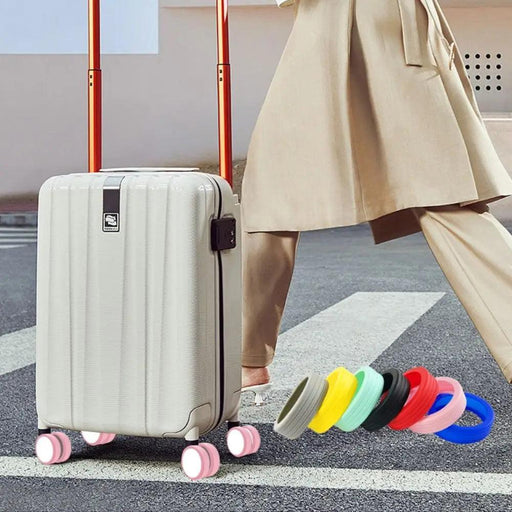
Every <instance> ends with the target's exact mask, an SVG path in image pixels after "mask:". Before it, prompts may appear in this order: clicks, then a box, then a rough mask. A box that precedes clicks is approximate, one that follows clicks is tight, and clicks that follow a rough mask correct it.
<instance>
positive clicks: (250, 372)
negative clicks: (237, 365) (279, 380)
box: [242, 366, 270, 388]
mask: <svg viewBox="0 0 512 512" xmlns="http://www.w3.org/2000/svg"><path fill="white" fill-rule="evenodd" d="M268 382H270V373H269V372H268V368H267V367H266V366H264V367H262V368H252V367H249V366H242V387H243V388H245V387H247V386H257V385H258V384H267V383H268Z"/></svg>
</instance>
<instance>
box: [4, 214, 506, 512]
mask: <svg viewBox="0 0 512 512" xmlns="http://www.w3.org/2000/svg"><path fill="white" fill-rule="evenodd" d="M506 226H507V228H508V229H509V230H511V229H512V225H507V224H506ZM35 250H36V248H35V245H27V246H25V247H20V248H13V249H5V250H0V308H1V315H0V334H3V335H5V334H7V333H10V334H9V335H8V336H13V337H5V336H3V337H0V347H1V344H2V339H3V340H4V341H5V340H7V341H9V340H11V339H12V340H17V339H18V338H16V337H15V333H16V332H17V331H19V330H21V329H25V328H28V327H31V326H33V325H34V324H35ZM19 336H20V337H23V336H24V337H25V338H27V337H30V336H33V330H31V329H28V330H25V331H21V334H20V335H19ZM20 339H21V338H20ZM12 343H15V341H12ZM335 363H336V364H335ZM363 363H371V365H372V367H374V368H375V369H377V370H384V369H385V368H387V367H390V366H394V367H397V368H400V369H402V370H406V369H407V368H410V367H412V366H416V365H424V366H426V367H427V368H428V369H429V370H431V372H432V373H434V374H435V375H447V376H451V377H454V378H456V379H458V380H459V381H460V382H461V384H462V385H463V387H464V388H465V390H466V391H469V392H472V393H475V394H478V395H480V396H482V397H484V398H485V399H487V400H488V401H489V402H490V403H491V404H492V406H493V407H494V409H495V414H496V419H495V424H494V427H493V430H492V432H491V435H490V436H489V437H488V438H487V439H485V440H484V441H483V442H481V443H478V444H474V445H467V446H459V445H454V444H451V443H448V442H446V441H443V440H441V439H439V438H437V437H436V436H433V435H429V436H421V435H417V434H413V433H412V432H407V431H405V432H404V431H399V432H397V431H392V430H390V429H383V430H382V431H379V432H376V433H368V432H366V431H364V430H361V429H358V430H356V431H354V432H352V433H350V434H348V433H343V432H341V431H339V430H337V429H332V430H331V431H329V432H328V433H327V434H325V435H322V436H319V435H316V434H314V433H313V432H312V431H308V432H306V433H305V434H304V435H303V436H302V437H301V438H300V439H298V440H295V441H289V440H286V439H285V438H283V437H280V436H278V435H277V434H275V433H274V432H273V431H272V421H273V419H274V418H275V413H276V411H278V410H279V409H280V407H281V406H282V405H283V403H284V400H285V398H286V396H288V394H289V392H290V389H291V388H292V387H293V384H294V383H295V384H296V383H298V382H299V380H300V378H301V377H302V373H303V372H304V370H305V369H306V368H308V369H311V370H312V371H318V372H320V371H325V370H326V369H328V368H330V369H333V368H334V367H335V365H346V366H347V367H348V368H349V369H352V370H356V369H357V368H355V367H354V365H357V364H363ZM271 371H272V378H273V381H274V384H275V389H274V392H273V393H272V395H271V397H270V399H269V403H267V404H266V405H264V406H263V407H260V408H256V407H254V406H252V405H251V401H250V399H249V397H244V400H243V407H242V410H241V417H242V419H244V420H245V421H246V422H248V421H251V422H254V424H255V425H256V426H257V428H258V429H259V430H260V432H261V436H262V447H261V449H260V451H259V452H258V453H257V454H255V455H253V456H250V457H247V458H244V459H236V458H234V457H232V456H231V455H230V454H229V452H228V451H227V449H226V447H225V443H224V440H223V436H224V434H225V428H222V429H218V430H217V431H214V432H212V433H211V434H209V435H208V436H207V439H205V440H208V441H210V442H212V443H214V444H215V445H216V446H217V447H218V448H219V451H220V453H221V460H222V463H223V466H222V468H221V471H220V472H219V474H218V475H216V476H215V477H213V478H210V479H205V480H202V481H199V482H194V483H190V482H188V481H187V480H186V478H183V476H182V475H181V472H180V470H179V463H178V461H179V458H180V454H181V450H182V449H183V443H182V442H180V441H178V440H172V439H166V440H162V439H146V438H129V437H119V438H118V439H116V440H115V441H114V442H113V443H112V444H111V445H108V446H103V447H88V446H85V445H84V443H83V442H82V441H81V439H80V437H79V435H78V434H76V433H72V434H71V437H72V442H73V456H72V459H70V461H69V462H68V463H66V464H62V465H58V467H57V466H51V467H43V466H42V465H40V464H38V463H36V462H35V461H34V460H33V459H34V457H33V449H32V448H33V441H34V438H35V434H36V413H35V397H34V365H33V364H29V365H26V366H23V367H21V368H19V369H15V370H13V371H9V372H7V373H4V374H3V375H0V391H1V392H0V434H1V437H0V510H1V511H9V512H10V511H32V510H33V511H38V512H39V511H59V512H60V511H109V512H110V511H113V510H127V511H142V510H148V511H149V510H151V511H160V510H162V511H163V510H166V511H168V510H202V511H204V510H244V511H247V510H251V511H252V510H258V511H260V510H262V511H266V510H352V509H354V508H356V509H359V510H364V511H379V510H383V511H384V510H386V511H389V510H391V511H402V510H404V511H408V512H410V511H416V510H417V511H427V510H435V511H444V510H446V511H448V510H449V511H459V510H467V511H494V512H496V511H508V510H512V439H511V435H510V431H511V427H512V389H511V387H510V385H508V384H507V383H506V382H505V380H504V378H503V376H502V374H501V372H500V371H499V369H498V368H497V366H496V364H495V363H494V360H493V359H492V358H491V357H490V355H489V353H488V352H487V349H486V347H485V345H484V343H483V341H482V339H481V337H480V336H479V334H478V332H477V331H476V329H475V327H474V325H473V324H472V322H471V320H470V318H469V317H468V315H467V314H466V312H465V310H464V308H463V307H462V305H461V304H460V302H459V301H458V299H457V297H456V296H455V294H454V292H453V291H452V289H451V287H450V285H449V284H448V282H447V281H446V279H445V277H444V275H443V273H442V271H441V269H440V268H439V267H438V266H437V263H436V261H435V259H434V257H433V255H432V253H431V252H430V249H429V248H428V245H427V244H426V242H425V240H424V238H423V235H422V234H421V233H417V234H415V235H410V236H408V237H404V238H402V239H399V240H395V241H392V242H388V243H384V244H381V245H378V246H375V245H373V240H372V237H371V233H370V230H369V227H368V226H367V225H360V226H355V227H350V228H340V229H330V230H321V231H314V232H306V233H303V234H302V235H301V241H300V244H299V250H298V254H297V263H296V269H295V273H294V277H293V281H292V285H291V290H290V295H289V298H288V302H287V306H286V310H285V315H284V318H283V323H282V328H281V336H280V340H279V344H278V353H277V355H276V360H275V362H274V363H273V365H272V367H271ZM474 422H475V419H474V418H472V417H471V415H470V414H468V413H466V415H465V416H464V417H463V423H465V424H472V423H474Z"/></svg>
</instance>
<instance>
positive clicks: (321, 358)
mask: <svg viewBox="0 0 512 512" xmlns="http://www.w3.org/2000/svg"><path fill="white" fill-rule="evenodd" d="M444 295H445V293H444V292H357V293H354V294H353V295H350V296H349V297H347V298H346V299H344V300H342V301H340V302H338V303H337V304H334V305H333V306H331V307H329V308H327V309H325V310H323V311H321V312H320V313H318V314H316V315H314V316H312V317H311V318H309V319H307V320H305V321H304V322H302V323H300V324H298V325H297V326H295V327H293V328H292V329H289V330H288V331H286V332H284V333H283V334H281V335H280V336H279V338H278V340H277V347H276V348H277V350H276V356H275V358H274V361H273V363H272V364H271V365H270V366H269V370H270V373H271V376H272V381H273V387H272V391H271V394H270V400H268V401H267V403H266V404H265V405H263V406H260V407H257V406H254V405H253V397H254V395H253V393H251V392H247V393H243V400H242V408H241V412H240V417H241V418H242V419H243V420H244V421H246V422H248V423H273V422H274V420H275V418H277V416H278V414H279V412H280V411H281V408H282V406H283V404H284V402H285V400H286V398H287V397H288V396H289V394H290V391H291V390H292V389H294V388H295V386H296V385H297V384H298V383H299V382H300V381H301V379H302V378H303V377H304V376H306V375H308V374H309V373H313V372H314V373H317V374H320V375H328V374H329V373H330V372H331V371H332V370H334V368H336V367H338V366H344V367H345V368H347V369H348V370H350V371H356V370H358V369H359V368H360V367H361V366H364V365H369V364H371V363H372V362H373V361H375V359H377V358H378V357H379V356H380V355H381V354H382V352H384V351H385V350H386V349H387V348H388V347H389V346H390V345H392V344H393V342H394V341H395V340H396V339H397V338H398V337H400V336H401V335H402V334H403V333H404V332H405V331H406V330H407V329H408V328H409V327H410V326H411V325H413V324H414V323H415V322H416V321H417V320H418V318H420V317H421V316H422V315H423V314H425V313H426V312H427V311H428V310H429V309H430V308H431V307H432V306H434V305H435V304H436V303H437V302H438V301H439V300H440V299H441V298H442V297H443V296H444Z"/></svg>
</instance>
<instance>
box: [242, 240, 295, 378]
mask: <svg viewBox="0 0 512 512" xmlns="http://www.w3.org/2000/svg"><path fill="white" fill-rule="evenodd" d="M299 237H300V232H298V231H271V232H256V233H248V232H245V231H243V232H242V274H243V276H242V288H243V304H242V317H243V321H242V366H244V372H243V373H242V380H243V381H244V380H245V382H242V385H243V386H247V385H254V384H263V383H264V382H268V380H269V376H268V371H267V369H266V367H267V366H268V365H269V364H270V363H271V362H272V359H273V357H274V351H275V347H276V343H277V337H278V334H279V328H280V325H281V318H282V315H283V310H284V307H285V303H286V298H287V296H288V290H289V287H290V282H291V279H292V274H293V268H294V266H295V254H296V248H297V244H298V241H299ZM249 368H250V369H249Z"/></svg>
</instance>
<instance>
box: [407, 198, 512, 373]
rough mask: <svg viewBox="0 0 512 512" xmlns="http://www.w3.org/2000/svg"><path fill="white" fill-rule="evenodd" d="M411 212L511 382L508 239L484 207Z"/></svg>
mask: <svg viewBox="0 0 512 512" xmlns="http://www.w3.org/2000/svg"><path fill="white" fill-rule="evenodd" d="M414 212H415V215H416V217H417V219H418V222H419V223H420V225H421V228H422V231H423V235H424V236H425V239H426V240H427V243H428V244H429V246H430V249H431V250H432V253H433V254H434V257H435V258H436V260H437V262H438V263H439V265H440V267H441V269H442V270H443V272H444V274H445V276H446V278H447V280H448V282H449V283H450V285H451V286H452V288H453V290H454V291H455V293H456V294H457V296H458V298H459V300H460V302H461V303H462V305H463V306H464V308H465V310H466V311H467V313H468V315H469V317H470V318H471V320H472V322H473V324H474V325H475V327H476V328H477V329H478V331H479V333H480V335H481V336H482V339H483V340H484V342H485V344H486V345H487V348H488V349H489V352H490V353H491V355H492V356H493V357H494V359H495V360H496V362H497V363H498V365H499V367H500V369H501V371H502V372H503V375H504V376H505V378H506V379H507V381H508V382H512V309H511V308H512V235H511V234H510V233H509V232H508V231H507V229H506V228H505V227H504V226H503V225H502V224H501V223H500V222H499V221H498V220H497V219H496V218H495V217H494V216H493V215H492V214H491V213H490V212H489V207H488V206H487V205H485V204H484V205H483V206H482V205H480V206H477V205H467V206H464V207H460V206H459V205H443V206H429V207H418V208H415V209H414Z"/></svg>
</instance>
